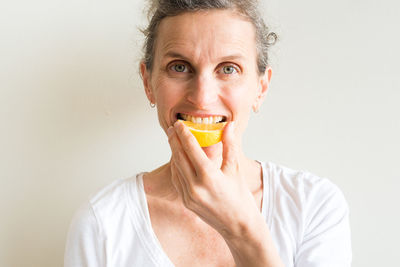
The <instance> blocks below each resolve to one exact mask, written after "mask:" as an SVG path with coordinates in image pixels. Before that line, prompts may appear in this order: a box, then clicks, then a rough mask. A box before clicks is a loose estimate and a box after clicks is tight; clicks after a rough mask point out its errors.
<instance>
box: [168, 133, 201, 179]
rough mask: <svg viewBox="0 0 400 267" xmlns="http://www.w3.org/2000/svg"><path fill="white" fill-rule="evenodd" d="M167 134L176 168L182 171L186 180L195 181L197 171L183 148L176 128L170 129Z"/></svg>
mask: <svg viewBox="0 0 400 267" xmlns="http://www.w3.org/2000/svg"><path fill="white" fill-rule="evenodd" d="M167 133H168V142H169V145H170V147H171V152H172V157H173V159H174V162H175V166H176V168H177V169H178V170H179V171H180V173H181V174H182V176H183V177H184V178H186V179H191V180H193V179H194V178H195V175H196V172H195V169H194V168H193V165H192V163H191V162H190V160H189V158H188V157H187V155H186V153H185V151H184V149H183V148H182V144H181V142H180V140H179V138H178V136H177V134H176V132H175V130H174V128H173V127H170V128H168V130H167Z"/></svg>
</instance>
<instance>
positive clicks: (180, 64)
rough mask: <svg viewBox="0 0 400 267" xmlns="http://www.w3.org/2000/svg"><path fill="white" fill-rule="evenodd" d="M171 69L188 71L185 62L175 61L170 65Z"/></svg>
mask: <svg viewBox="0 0 400 267" xmlns="http://www.w3.org/2000/svg"><path fill="white" fill-rule="evenodd" d="M171 69H172V70H174V71H176V72H188V71H189V70H188V67H187V66H186V65H185V64H182V63H177V64H174V65H172V66H171Z"/></svg>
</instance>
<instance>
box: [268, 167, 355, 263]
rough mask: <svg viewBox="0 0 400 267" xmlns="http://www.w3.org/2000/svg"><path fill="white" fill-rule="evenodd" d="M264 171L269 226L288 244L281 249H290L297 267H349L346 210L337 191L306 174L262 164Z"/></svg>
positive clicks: (346, 206) (349, 247) (341, 196)
mask: <svg viewBox="0 0 400 267" xmlns="http://www.w3.org/2000/svg"><path fill="white" fill-rule="evenodd" d="M265 169H266V172H267V175H268V177H267V178H268V179H267V182H268V183H269V189H270V194H271V197H270V200H271V210H272V211H271V217H272V218H273V219H272V221H271V222H272V225H273V227H274V229H275V230H277V232H279V233H281V235H283V236H284V238H283V239H284V240H290V241H288V242H286V243H285V244H284V245H282V246H285V245H286V247H289V248H290V249H288V250H291V251H292V252H293V254H292V257H295V258H296V262H298V263H299V265H301V263H306V262H307V264H310V263H313V264H314V263H315V264H316V265H312V266H319V265H318V264H321V263H323V262H332V266H349V265H348V264H349V262H351V238H350V225H349V208H348V204H347V201H346V199H345V197H344V195H343V193H342V191H341V190H340V188H339V187H338V186H337V185H336V184H334V183H333V182H332V181H330V180H329V179H327V178H324V177H319V176H317V175H315V174H313V173H310V172H308V171H299V170H293V169H290V168H287V167H284V166H280V165H277V164H273V163H265ZM288 237H289V238H288ZM285 238H287V239H285ZM280 239H282V236H279V237H277V240H280ZM339 248H340V249H339ZM333 251H335V253H333ZM334 262H336V263H337V264H333V263H334ZM317 263H318V264H317ZM310 266H311V265H310Z"/></svg>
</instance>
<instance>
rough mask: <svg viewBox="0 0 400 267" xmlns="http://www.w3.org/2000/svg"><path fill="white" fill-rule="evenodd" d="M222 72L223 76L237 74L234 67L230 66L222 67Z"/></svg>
mask: <svg viewBox="0 0 400 267" xmlns="http://www.w3.org/2000/svg"><path fill="white" fill-rule="evenodd" d="M222 71H223V72H224V74H232V73H236V72H237V71H236V69H235V67H234V66H232V65H227V66H223V67H222Z"/></svg>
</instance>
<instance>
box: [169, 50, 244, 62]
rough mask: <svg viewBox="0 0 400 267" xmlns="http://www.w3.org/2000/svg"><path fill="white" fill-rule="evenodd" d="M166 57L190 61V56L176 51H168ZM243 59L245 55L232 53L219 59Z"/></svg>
mask: <svg viewBox="0 0 400 267" xmlns="http://www.w3.org/2000/svg"><path fill="white" fill-rule="evenodd" d="M164 57H170V58H180V59H182V60H185V61H188V62H190V60H189V58H188V57H186V56H184V55H182V54H180V53H178V52H175V51H168V52H167V53H166V54H165V55H164ZM238 59H239V60H243V59H245V57H244V56H243V55H242V54H232V55H227V56H223V57H221V58H219V59H218V61H230V60H238Z"/></svg>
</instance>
